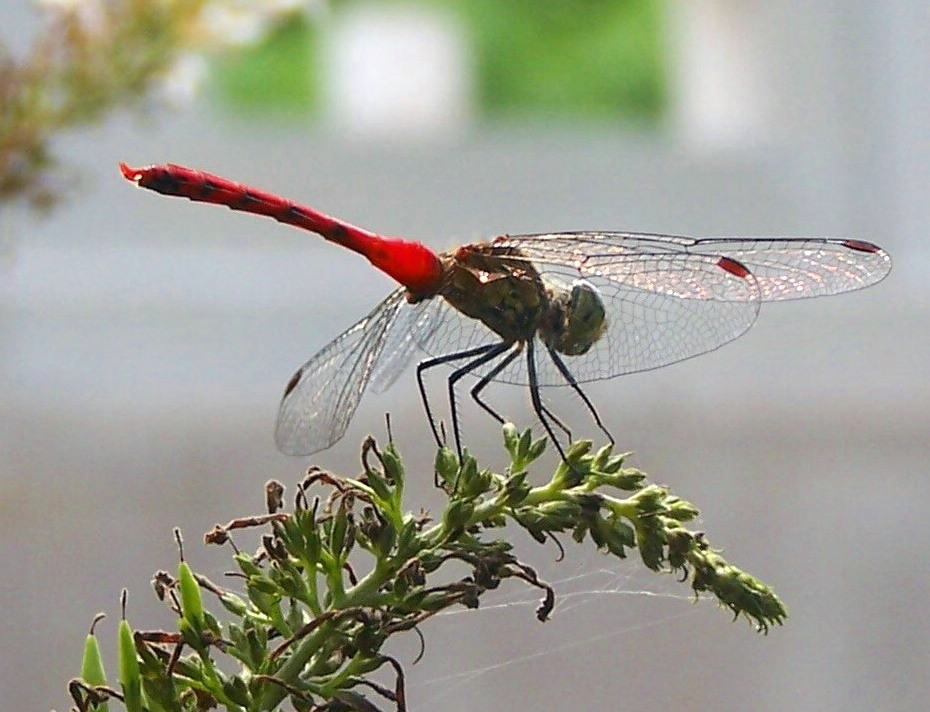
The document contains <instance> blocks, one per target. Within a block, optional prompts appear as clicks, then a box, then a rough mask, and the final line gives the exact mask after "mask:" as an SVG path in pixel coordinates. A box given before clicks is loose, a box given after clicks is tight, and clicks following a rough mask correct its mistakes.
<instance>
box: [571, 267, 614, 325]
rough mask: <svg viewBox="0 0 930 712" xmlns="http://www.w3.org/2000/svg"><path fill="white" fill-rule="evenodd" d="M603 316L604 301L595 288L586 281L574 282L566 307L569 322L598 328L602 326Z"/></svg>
mask: <svg viewBox="0 0 930 712" xmlns="http://www.w3.org/2000/svg"><path fill="white" fill-rule="evenodd" d="M605 316H606V312H605V310H604V301H603V300H602V299H601V295H600V293H599V292H598V291H597V287H595V286H594V285H593V284H591V283H590V282H589V281H587V280H586V279H577V280H575V281H574V282H573V283H572V295H571V299H570V300H569V306H568V320H569V322H573V323H575V324H584V325H585V326H586V327H593V328H598V327H600V325H601V324H603V322H604V318H605Z"/></svg>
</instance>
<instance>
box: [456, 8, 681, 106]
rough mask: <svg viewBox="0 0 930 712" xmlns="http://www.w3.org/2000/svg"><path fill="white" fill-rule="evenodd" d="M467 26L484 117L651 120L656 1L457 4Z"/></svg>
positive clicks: (656, 86) (655, 90) (656, 84)
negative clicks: (472, 42)
mask: <svg viewBox="0 0 930 712" xmlns="http://www.w3.org/2000/svg"><path fill="white" fill-rule="evenodd" d="M457 4H458V5H459V6H460V7H461V9H462V10H463V12H466V13H467V14H468V16H469V18H470V19H471V26H472V28H473V29H472V31H473V33H474V35H473V36H474V42H475V52H476V59H477V73H478V90H479V94H480V106H481V108H482V110H483V111H484V112H485V113H487V114H489V115H490V116H491V117H492V118H493V117H495V116H500V115H502V114H504V115H511V116H512V115H516V114H521V115H526V114H530V115H533V114H536V115H540V116H541V117H575V118H578V117H597V118H605V119H607V118H611V117H637V118H645V119H654V118H657V117H658V115H659V114H660V113H661V110H662V107H663V103H664V87H663V80H662V75H663V68H662V56H661V43H660V37H661V21H662V17H661V7H660V2H658V0H619V1H618V0H459V1H458V2H457Z"/></svg>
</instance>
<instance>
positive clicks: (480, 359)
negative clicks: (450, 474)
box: [448, 341, 519, 460]
mask: <svg viewBox="0 0 930 712" xmlns="http://www.w3.org/2000/svg"><path fill="white" fill-rule="evenodd" d="M511 348H512V346H511V344H508V343H506V342H504V341H502V342H500V343H499V344H491V346H490V348H487V351H486V352H485V353H483V354H480V355H478V356H477V357H476V358H474V359H472V360H471V361H469V362H468V363H466V364H465V365H464V366H460V367H459V368H457V369H456V370H455V371H453V372H452V375H451V376H449V382H448V383H449V411H450V414H451V416H452V437H453V438H454V439H455V449H456V452H457V453H458V456H459V459H460V460H461V459H462V433H461V428H460V426H459V413H458V407H457V406H456V405H455V384H456V383H458V381H459V380H460V379H461V378H462V377H463V376H465V375H467V374H469V373H471V372H473V371H474V370H475V369H476V368H479V367H480V366H483V365H484V364H486V363H487V362H488V361H493V360H494V359H496V358H497V357H498V356H500V355H501V354H502V353H504V352H505V351H507V350H509V349H511ZM516 353H519V350H517V352H516ZM512 360H513V358H512V357H511V356H507V357H505V358H504V359H503V363H504V365H506V364H507V363H508V362H509V361H512ZM498 366H500V364H498ZM501 368H503V366H500V368H498V367H497V366H495V368H494V369H492V371H491V372H492V373H496V372H499V371H500V369H501ZM479 404H480V401H479ZM486 410H487V411H488V412H489V413H491V415H493V416H494V417H496V418H500V416H499V415H497V413H495V412H494V411H493V410H491V409H489V408H486Z"/></svg>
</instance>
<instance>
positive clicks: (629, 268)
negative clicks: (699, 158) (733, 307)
mask: <svg viewBox="0 0 930 712" xmlns="http://www.w3.org/2000/svg"><path fill="white" fill-rule="evenodd" d="M494 245H495V246H498V245H499V246H500V247H501V248H516V249H519V250H520V252H521V253H522V254H523V255H524V256H525V257H526V258H527V259H528V260H530V261H532V262H534V263H536V264H537V265H539V266H540V267H541V268H543V267H542V266H543V265H546V264H555V265H560V266H563V267H576V268H577V269H579V270H580V271H586V272H593V273H595V274H602V275H604V276H606V277H609V278H610V279H614V280H618V281H629V280H636V279H638V277H637V275H638V273H639V264H638V258H640V257H641V258H643V259H646V260H647V261H648V260H650V259H652V257H653V256H654V255H657V254H660V253H678V254H704V255H717V256H720V257H729V258H731V259H735V260H737V261H738V262H741V263H742V264H743V265H745V266H746V267H747V268H748V269H749V271H750V272H752V273H753V275H754V276H755V278H756V281H757V282H758V284H759V292H760V297H761V299H762V300H763V301H777V300H784V299H803V298H808V297H821V296H827V295H832V294H840V293H842V292H851V291H854V290H857V289H863V288H865V287H868V286H871V285H873V284H876V283H877V282H880V281H881V280H883V279H884V278H885V277H886V276H888V273H889V272H890V271H891V257H890V255H889V254H888V253H887V252H885V251H884V250H883V249H881V248H880V247H878V246H877V245H874V244H872V243H870V242H865V241H863V240H850V239H843V238H808V237H800V238H782V237H762V238H742V237H737V238H727V237H713V238H690V237H679V236H676V235H654V234H647V233H630V232H575V233H552V234H539V235H515V236H506V235H505V236H503V237H500V238H498V239H497V240H495V241H494ZM692 287H693V288H694V291H692V292H689V291H688V290H687V289H685V291H684V292H683V291H682V282H681V280H680V279H679V278H678V276H677V275H675V274H674V273H666V274H665V275H663V276H662V277H661V278H658V279H656V281H655V283H654V284H653V286H652V288H653V289H654V290H656V291H663V290H665V289H666V288H667V289H669V290H670V291H672V292H675V293H678V294H679V295H680V296H682V297H683V298H692V297H694V298H700V290H701V289H702V287H701V285H700V284H697V283H695V284H693V285H692Z"/></svg>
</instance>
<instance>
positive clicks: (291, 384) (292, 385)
mask: <svg viewBox="0 0 930 712" xmlns="http://www.w3.org/2000/svg"><path fill="white" fill-rule="evenodd" d="M302 375H304V370H303V369H302V368H301V369H300V370H298V371H297V373H295V374H294V375H293V376H291V380H290V381H288V382H287V385H286V386H285V387H284V395H283V396H282V398H287V397H288V396H289V395H290V394H291V391H293V390H294V389H295V388H297V384H298V383H299V382H300V377H301V376H302Z"/></svg>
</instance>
